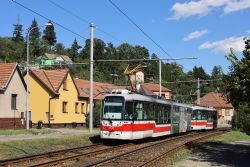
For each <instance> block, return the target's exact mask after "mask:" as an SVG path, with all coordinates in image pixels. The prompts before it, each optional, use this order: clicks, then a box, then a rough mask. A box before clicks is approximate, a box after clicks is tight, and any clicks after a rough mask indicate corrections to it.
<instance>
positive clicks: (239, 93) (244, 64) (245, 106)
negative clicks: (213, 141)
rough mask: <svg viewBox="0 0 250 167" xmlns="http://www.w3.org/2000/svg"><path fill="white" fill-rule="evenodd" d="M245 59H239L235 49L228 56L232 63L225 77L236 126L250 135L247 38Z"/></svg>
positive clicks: (249, 55) (249, 75)
mask: <svg viewBox="0 0 250 167" xmlns="http://www.w3.org/2000/svg"><path fill="white" fill-rule="evenodd" d="M244 41H245V49H244V51H243V57H242V58H241V59H238V57H237V56H236V54H235V52H234V51H233V49H231V53H230V54H229V55H228V56H227V59H228V60H229V61H231V66H230V72H229V74H228V75H226V76H224V78H223V81H224V84H225V90H226V95H227V97H228V99H229V101H230V102H231V103H232V104H233V106H234V107H235V108H236V114H235V115H236V117H234V118H235V119H234V125H237V128H239V129H240V130H242V131H244V132H246V133H248V134H250V126H249V125H250V124H249V122H250V89H249V85H250V38H249V37H248V38H245V39H244Z"/></svg>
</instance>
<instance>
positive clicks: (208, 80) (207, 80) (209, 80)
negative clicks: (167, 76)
mask: <svg viewBox="0 0 250 167" xmlns="http://www.w3.org/2000/svg"><path fill="white" fill-rule="evenodd" d="M221 80H222V79H206V80H199V81H200V82H213V81H221ZM190 82H193V83H195V82H198V80H189V81H170V82H162V83H170V84H172V83H190Z"/></svg>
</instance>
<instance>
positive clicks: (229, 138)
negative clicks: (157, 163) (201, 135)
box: [166, 131, 250, 166]
mask: <svg viewBox="0 0 250 167" xmlns="http://www.w3.org/2000/svg"><path fill="white" fill-rule="evenodd" d="M246 140H249V141H250V136H249V135H247V134H246V133H243V132H239V131H230V132H227V133H225V134H223V135H220V136H217V137H214V138H211V139H208V140H206V141H203V142H200V143H198V144H196V145H193V146H192V147H190V148H189V149H185V150H182V151H181V152H179V153H177V154H175V155H174V156H173V157H170V158H168V159H166V165H167V166H169V165H173V164H174V163H175V162H178V161H181V160H183V159H186V158H188V157H190V156H192V155H194V154H195V153H197V152H200V151H202V149H201V148H202V147H203V146H206V145H210V146H212V147H217V146H220V145H222V144H228V143H230V142H234V141H246Z"/></svg>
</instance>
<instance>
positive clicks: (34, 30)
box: [29, 19, 41, 43]
mask: <svg viewBox="0 0 250 167" xmlns="http://www.w3.org/2000/svg"><path fill="white" fill-rule="evenodd" d="M31 29H32V30H31ZM30 30H31V31H30ZM29 31H30V34H29V37H30V39H29V40H30V42H31V43H33V42H34V41H35V40H36V39H39V38H40V36H41V32H40V30H39V28H38V25H37V22H36V19H34V20H33V21H32V23H31V26H30V28H29Z"/></svg>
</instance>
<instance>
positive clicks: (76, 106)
mask: <svg viewBox="0 0 250 167" xmlns="http://www.w3.org/2000/svg"><path fill="white" fill-rule="evenodd" d="M78 104H79V103H75V113H76V114H79V112H78V106H79V105H78Z"/></svg>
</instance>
